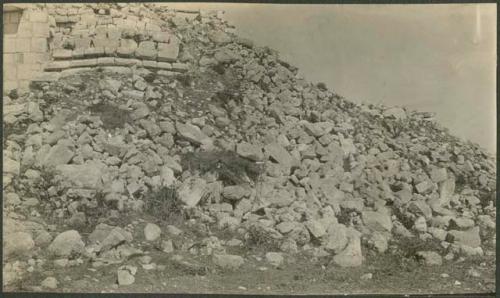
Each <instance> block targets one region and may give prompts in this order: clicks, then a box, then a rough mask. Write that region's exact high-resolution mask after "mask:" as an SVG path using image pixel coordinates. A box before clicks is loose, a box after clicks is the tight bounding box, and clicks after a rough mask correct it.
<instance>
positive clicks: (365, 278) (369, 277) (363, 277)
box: [361, 273, 373, 280]
mask: <svg viewBox="0 0 500 298" xmlns="http://www.w3.org/2000/svg"><path fill="white" fill-rule="evenodd" d="M372 278H373V274H372V273H366V274H363V275H361V280H370V279H372Z"/></svg>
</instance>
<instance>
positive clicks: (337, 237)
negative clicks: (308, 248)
mask: <svg viewBox="0 0 500 298" xmlns="http://www.w3.org/2000/svg"><path fill="white" fill-rule="evenodd" d="M321 243H322V245H323V247H324V248H325V250H326V251H329V252H332V253H334V254H337V253H339V252H341V251H342V250H344V248H345V247H346V245H347V243H348V238H347V228H346V226H345V225H343V224H332V225H330V226H329V227H328V229H327V234H326V235H325V236H323V239H322V241H321Z"/></svg>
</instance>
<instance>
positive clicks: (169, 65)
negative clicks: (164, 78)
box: [157, 62, 172, 70]
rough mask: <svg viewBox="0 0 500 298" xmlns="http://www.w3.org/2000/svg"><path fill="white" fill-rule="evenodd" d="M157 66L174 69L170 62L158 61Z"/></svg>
mask: <svg viewBox="0 0 500 298" xmlns="http://www.w3.org/2000/svg"><path fill="white" fill-rule="evenodd" d="M157 68H159V69H166V70H171V69H172V64H171V63H168V62H158V63H157Z"/></svg>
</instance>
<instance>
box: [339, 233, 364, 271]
mask: <svg viewBox="0 0 500 298" xmlns="http://www.w3.org/2000/svg"><path fill="white" fill-rule="evenodd" d="M360 236H361V235H360V233H359V232H358V231H356V230H355V229H353V228H349V229H348V232H347V237H348V239H349V242H348V243H347V246H346V247H345V249H344V250H342V251H341V252H340V253H339V254H337V255H335V256H334V257H333V263H334V264H336V265H338V266H340V267H358V266H361V264H362V263H363V255H362V252H361V237H360Z"/></svg>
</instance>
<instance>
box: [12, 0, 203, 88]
mask: <svg viewBox="0 0 500 298" xmlns="http://www.w3.org/2000/svg"><path fill="white" fill-rule="evenodd" d="M22 8H23V10H21V11H18V12H17V13H18V14H22V17H21V19H20V22H19V26H18V30H17V33H6V34H4V41H5V42H4V61H5V62H4V63H5V67H4V92H8V91H10V90H12V89H16V88H18V89H20V90H26V89H27V88H28V86H29V83H30V81H33V80H53V79H55V78H57V77H58V75H59V74H60V72H62V71H64V70H68V69H75V68H78V69H79V68H88V67H96V66H128V67H130V66H134V65H135V66H138V67H145V68H149V69H156V70H159V71H164V72H184V71H187V69H188V65H187V64H185V63H181V62H180V61H179V58H178V57H179V52H180V49H181V47H182V42H181V40H180V39H179V37H178V36H176V35H175V34H174V33H173V32H172V30H171V29H172V26H174V28H175V26H176V25H183V24H185V23H186V22H188V21H189V20H190V19H194V18H196V17H197V16H198V15H200V14H201V13H202V12H199V11H182V12H176V11H174V10H170V9H168V8H166V7H165V6H155V5H153V4H133V3H127V4H123V3H119V4H116V3H101V4H38V5H33V4H31V5H24V6H22ZM10 14H11V12H6V11H5V10H4V19H6V20H7V22H8V23H9V22H10V23H9V25H8V26H9V28H10V30H11V31H13V29H15V28H14V26H15V18H14V17H12V16H11V15H10ZM6 15H7V16H8V17H6ZM181 15H182V16H181ZM4 23H5V21H4Z"/></svg>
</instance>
